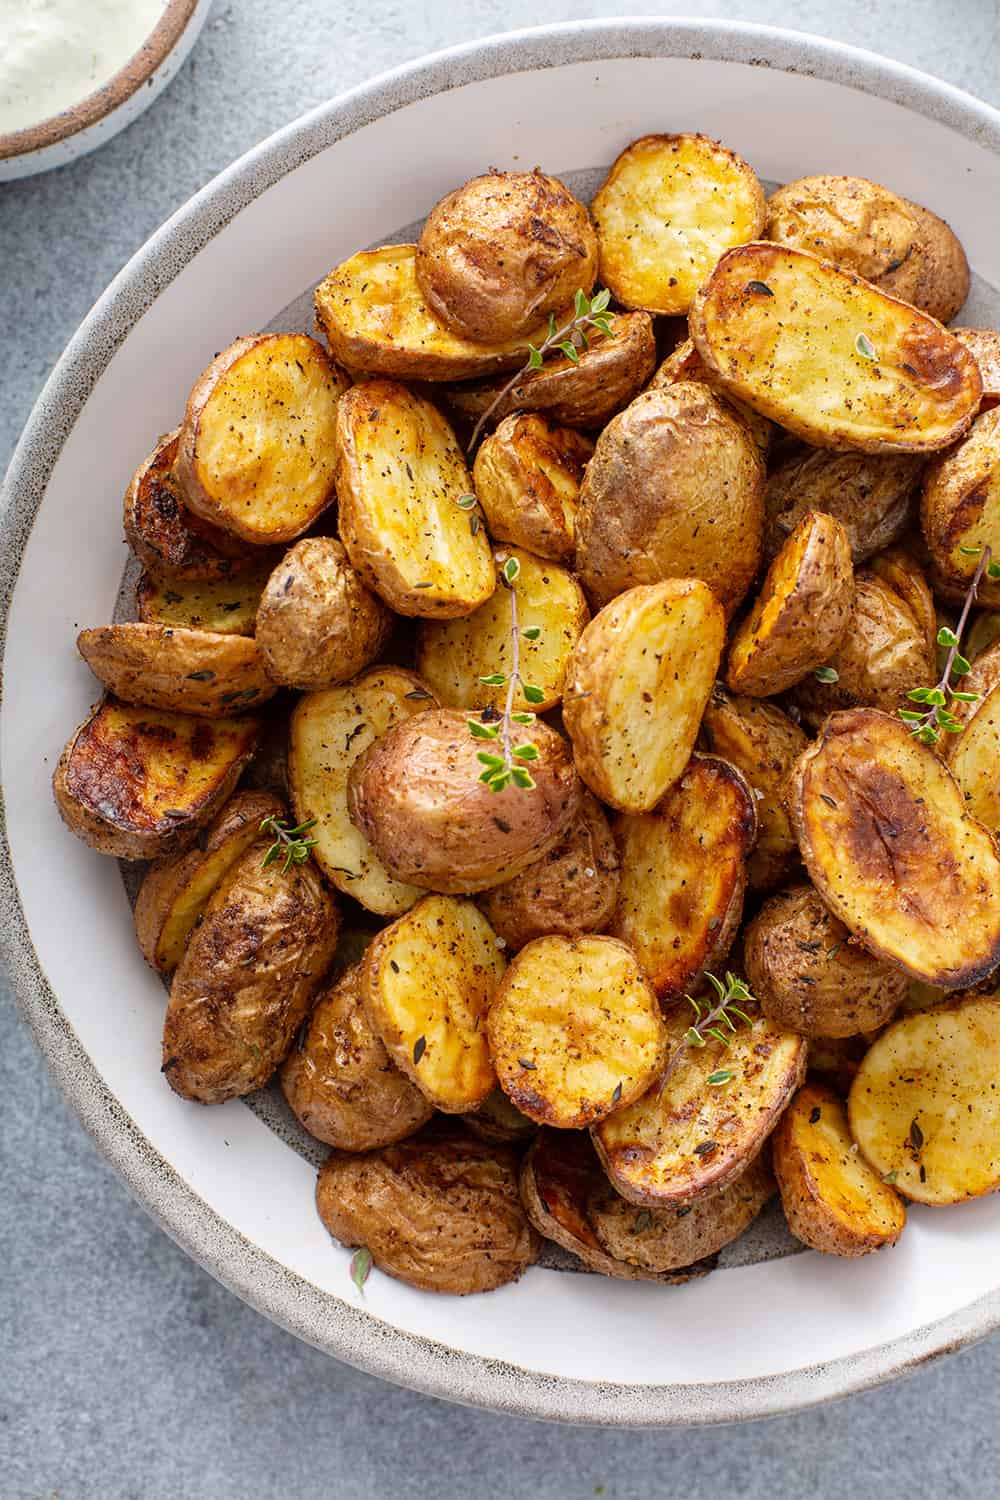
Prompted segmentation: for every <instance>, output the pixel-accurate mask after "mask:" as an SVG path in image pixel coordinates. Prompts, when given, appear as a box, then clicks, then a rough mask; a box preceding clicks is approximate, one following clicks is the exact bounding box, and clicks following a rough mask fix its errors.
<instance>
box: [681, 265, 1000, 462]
mask: <svg viewBox="0 0 1000 1500" xmlns="http://www.w3.org/2000/svg"><path fill="white" fill-rule="evenodd" d="M690 326H691V337H692V339H693V340H694V343H695V347H696V348H697V350H698V353H699V354H700V355H701V357H702V359H703V360H704V361H705V363H706V365H707V366H708V368H709V369H710V370H711V371H713V372H714V374H716V375H717V376H718V377H719V379H720V380H721V381H722V383H723V385H724V386H725V387H726V389H727V390H730V391H731V392H732V393H733V395H735V396H739V397H740V398H741V399H742V400H744V401H747V402H749V404H750V405H751V406H753V407H754V408H755V409H756V410H757V411H760V412H763V413H764V415H765V416H768V417H770V418H771V419H772V421H775V422H779V423H780V424H781V426H783V427H786V428H788V430H789V431H790V432H793V433H795V435H796V436H797V437H800V438H803V439H804V440H805V441H806V442H807V443H812V444H813V446H814V447H817V448H859V449H861V450H862V451H864V452H867V453H931V452H935V451H936V450H938V449H940V448H946V447H948V445H949V444H950V443H953V442H954V441H955V439H956V438H958V437H960V436H961V435H962V433H963V432H964V431H965V429H966V428H967V427H968V425H969V423H970V422H971V421H972V419H973V417H974V416H975V414H976V412H977V411H978V409H979V402H980V400H981V398H982V380H981V378H980V374H979V368H978V366H977V365H976V362H975V360H974V359H973V357H972V355H971V354H970V353H969V351H968V350H967V349H966V348H965V347H964V345H962V344H960V343H959V342H958V340H957V339H955V338H953V337H952V336H951V334H950V333H947V332H946V331H945V329H943V328H942V327H941V326H940V325H939V324H938V323H937V322H935V320H934V319H933V318H931V317H928V316H927V314H926V313H921V312H918V311H917V310H916V308H913V307H910V306H909V305H908V304H906V303H903V302H897V301H895V299H894V298H892V297H887V296H886V295H885V294H884V293H883V292H880V291H878V290H877V289H876V288H875V287H873V286H871V285H869V283H868V282H866V281H861V280H860V279H859V278H858V277H857V276H851V275H848V274H847V273H846V272H844V271H838V270H837V269H836V267H835V266H832V265H830V264H829V263H828V262H826V261H821V260H817V259H816V258H815V257H814V256H812V255H806V254H805V253H803V252H802V251H800V250H789V249H786V248H785V247H784V246H780V245H770V244H763V243H761V244H755V245H744V246H742V247H740V248H739V249H736V250H729V251H727V252H726V254H725V255H724V256H723V257H722V259H721V260H720V261H719V263H718V265H717V266H716V268H715V270H714V271H713V272H712V275H711V276H710V277H709V279H708V281H707V282H706V283H705V285H704V286H703V287H702V288H701V290H700V291H699V293H698V295H697V296H696V297H695V300H694V305H693V307H692V309H691V317H690Z"/></svg>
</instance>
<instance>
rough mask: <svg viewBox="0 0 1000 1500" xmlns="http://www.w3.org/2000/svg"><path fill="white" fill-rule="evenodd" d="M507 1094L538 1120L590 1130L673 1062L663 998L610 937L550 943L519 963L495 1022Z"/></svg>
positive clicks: (494, 1043)
mask: <svg viewBox="0 0 1000 1500" xmlns="http://www.w3.org/2000/svg"><path fill="white" fill-rule="evenodd" d="M489 1035H490V1048H491V1050H492V1053H493V1062H494V1065H495V1067H496V1070H497V1076H498V1078H499V1079H500V1085H501V1087H502V1088H503V1090H504V1092H505V1093H506V1094H507V1095H508V1097H509V1098H510V1099H512V1100H513V1102H514V1103H515V1104H516V1105H517V1107H518V1109H519V1110H521V1112H522V1114H526V1115H527V1116H528V1117H529V1118H530V1119H532V1120H537V1121H538V1122H539V1124H543V1125H555V1126H557V1127H559V1128H561V1129H564V1130H567V1129H580V1128H581V1127H583V1126H585V1125H589V1124H591V1123H592V1122H593V1121H595V1120H600V1119H603V1118H604V1117H605V1116H606V1115H608V1114H611V1113H612V1112H613V1111H614V1110H617V1109H621V1108H623V1107H624V1106H625V1105H626V1104H628V1103H629V1101H630V1100H632V1099H635V1098H637V1097H638V1096H639V1095H640V1094H641V1093H643V1091H644V1090H645V1089H646V1088H647V1087H648V1086H649V1084H650V1082H651V1081H652V1079H653V1078H654V1077H655V1075H656V1073H657V1071H658V1069H659V1067H660V1064H661V1063H662V1061H663V1049H664V1045H665V1032H664V1028H663V1022H662V1020H661V1018H660V1013H659V1008H658V1006H657V1003H656V996H655V995H654V993H653V991H652V990H651V988H650V987H649V984H648V983H647V981H646V979H645V977H644V975H643V973H642V970H641V969H640V967H639V965H638V963H637V962H636V958H635V955H634V954H633V953H632V951H631V949H630V948H628V947H626V945H625V944H624V943H619V942H617V941H616V940H615V939H614V938H609V937H590V936H584V937H578V938H565V937H543V938H537V939H536V940H535V941H534V942H532V943H529V944H528V945H527V946H526V947H525V948H522V949H521V952H520V953H519V954H518V955H517V957H516V958H515V959H514V960H513V961H512V962H511V965H510V968H509V969H508V970H507V973H506V974H505V976H504V979H503V982H502V984H501V985H500V988H499V990H498V991H497V995H496V999H495V1000H494V1002H493V1006H492V1008H491V1010H490V1016H489Z"/></svg>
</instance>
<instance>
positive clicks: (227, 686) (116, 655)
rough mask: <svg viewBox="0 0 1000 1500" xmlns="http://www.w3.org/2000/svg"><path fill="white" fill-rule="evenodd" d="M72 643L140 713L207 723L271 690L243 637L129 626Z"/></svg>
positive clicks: (257, 654)
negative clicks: (179, 715) (148, 711)
mask: <svg viewBox="0 0 1000 1500" xmlns="http://www.w3.org/2000/svg"><path fill="white" fill-rule="evenodd" d="M76 645H77V650H78V651H79V653H80V655H81V656H82V657H83V659H84V661H85V662H86V663H87V666H88V667H89V668H90V670H91V671H92V672H93V674H94V676H95V677H97V678H99V679H100V681H101V682H103V683H104V686H105V687H106V688H107V689H108V690H109V691H110V692H111V693H113V694H114V696H115V697H116V698H119V699H121V701H122V702H123V703H135V704H139V705H140V706H142V707H145V708H162V709H164V710H165V711H166V712H168V713H186V714H197V715H199V716H203V717H205V718H210V719H214V718H218V717H219V716H226V715H229V714H240V713H245V712H246V710H247V709H248V708H250V707H251V706H254V707H256V706H257V705H258V704H261V703H264V702H266V701H267V699H268V698H272V697H273V696H274V694H275V693H276V692H277V690H278V689H277V684H276V683H274V682H272V681H271V679H270V677H268V675H267V670H266V668H265V665H264V658H263V655H262V654H261V651H260V648H259V647H258V645H257V642H256V641H254V640H251V639H249V638H248V637H247V636H245V635H218V634H216V633H214V632H212V631H209V630H188V629H186V628H184V627H178V628H172V627H171V626H169V625H143V624H141V623H139V622H137V621H128V622H126V623H124V624H121V625H101V626H99V627H98V628H97V629H96V630H81V631H80V634H79V635H78V636H77V638H76Z"/></svg>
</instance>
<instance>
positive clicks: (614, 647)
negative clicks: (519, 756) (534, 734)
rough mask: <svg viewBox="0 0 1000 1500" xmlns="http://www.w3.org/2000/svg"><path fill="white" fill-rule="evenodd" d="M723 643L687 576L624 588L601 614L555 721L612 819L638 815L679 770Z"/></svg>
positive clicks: (703, 593) (577, 654)
mask: <svg viewBox="0 0 1000 1500" xmlns="http://www.w3.org/2000/svg"><path fill="white" fill-rule="evenodd" d="M724 639H725V619H724V616H723V612H722V608H721V606H720V605H719V603H718V602H717V600H716V599H715V598H714V597H713V595H712V592H711V590H710V589H709V588H707V587H706V585H705V584H704V583H702V582H700V581H699V580H698V579H696V578H679V579H669V580H667V581H666V582H664V583H656V584H650V585H648V586H647V587H645V588H636V589H630V590H629V591H628V593H626V594H622V595H620V596H619V597H618V598H617V599H615V600H613V601H612V602H611V604H609V605H607V606H606V607H605V608H604V609H602V610H601V612H600V614H599V615H596V616H595V618H594V619H593V620H591V622H590V624H589V625H588V626H587V628H586V629H585V630H584V632H583V634H582V635H581V637H580V639H579V641H578V642H577V645H576V649H575V650H574V652H573V655H572V657H571V659H570V665H569V670H568V672H567V675H566V686H565V689H564V694H563V721H564V723H565V725H566V729H567V731H568V733H569V735H570V738H571V739H572V741H573V753H574V755H575V757H576V764H577V769H578V770H579V772H580V775H581V776H582V777H583V779H584V781H585V782H586V783H587V785H588V786H589V787H590V789H591V790H592V791H593V792H595V793H596V794H597V796H598V797H600V798H601V799H602V800H603V801H604V802H607V803H609V804H610V805H611V806H612V807H615V808H617V809H618V810H619V811H620V812H647V811H648V810H649V809H650V808H651V807H655V806H656V804H657V802H659V800H660V798H661V797H663V796H664V795H665V793H666V792H668V791H669V789H670V787H671V786H673V784H674V782H675V781H676V780H677V778H678V777H679V776H680V774H681V772H682V771H683V770H684V767H685V766H686V765H687V763H688V760H689V758H690V755H691V751H692V750H693V748H694V742H695V739H696V738H697V735H698V726H699V725H700V723H701V716H702V713H703V712H704V709H705V705H706V703H707V702H708V698H709V694H710V693H711V691H712V683H713V682H714V680H715V673H716V670H717V668H718V665H719V657H720V655H721V653H722V646H723V641H724Z"/></svg>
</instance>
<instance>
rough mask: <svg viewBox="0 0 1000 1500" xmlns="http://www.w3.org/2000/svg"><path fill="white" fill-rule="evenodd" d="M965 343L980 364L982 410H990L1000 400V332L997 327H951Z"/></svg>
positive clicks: (955, 334)
mask: <svg viewBox="0 0 1000 1500" xmlns="http://www.w3.org/2000/svg"><path fill="white" fill-rule="evenodd" d="M948 331H949V333H952V334H954V336H955V338H957V339H958V341H959V343H960V344H964V345H965V347H966V349H968V351H969V353H970V354H971V355H972V356H973V358H974V359H975V361H976V364H977V365H978V366H979V373H980V375H981V376H982V379H983V401H982V406H981V407H980V411H988V410H989V409H990V407H992V406H996V404H997V402H998V401H1000V332H998V331H997V330H996V329H995V328H950V329H949V330H948Z"/></svg>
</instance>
